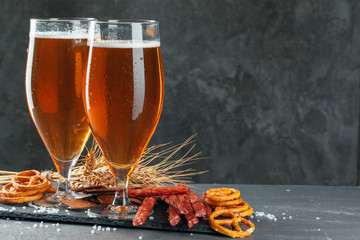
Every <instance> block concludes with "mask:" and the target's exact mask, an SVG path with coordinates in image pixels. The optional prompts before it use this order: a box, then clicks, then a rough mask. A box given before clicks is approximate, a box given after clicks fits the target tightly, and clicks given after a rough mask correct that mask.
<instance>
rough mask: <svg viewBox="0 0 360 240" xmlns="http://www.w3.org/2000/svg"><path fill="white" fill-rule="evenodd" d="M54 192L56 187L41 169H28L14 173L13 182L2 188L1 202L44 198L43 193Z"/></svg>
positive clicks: (20, 201) (21, 201) (22, 201)
mask: <svg viewBox="0 0 360 240" xmlns="http://www.w3.org/2000/svg"><path fill="white" fill-rule="evenodd" d="M50 192H51V193H54V192H56V189H55V188H53V187H52V184H51V182H50V181H49V180H48V179H47V178H46V177H44V176H42V175H41V173H40V172H39V171H36V170H27V171H23V172H20V173H18V174H16V175H14V176H13V177H12V179H11V182H10V183H9V184H7V185H5V186H4V187H2V188H0V202H2V203H6V204H15V203H25V202H31V201H35V200H38V199H40V198H42V196H43V193H50Z"/></svg>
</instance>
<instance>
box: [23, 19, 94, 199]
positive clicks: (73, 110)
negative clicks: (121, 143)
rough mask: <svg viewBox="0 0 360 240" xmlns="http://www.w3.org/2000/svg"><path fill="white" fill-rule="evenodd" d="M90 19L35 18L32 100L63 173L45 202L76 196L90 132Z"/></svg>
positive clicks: (33, 112)
mask: <svg viewBox="0 0 360 240" xmlns="http://www.w3.org/2000/svg"><path fill="white" fill-rule="evenodd" d="M91 20H93V19H56V18H51V19H31V20H30V40H29V48H28V58H27V66H26V98H27V103H28V107H29V111H30V114H31V117H32V119H33V121H34V124H35V126H36V128H37V130H38V132H39V134H40V136H41V138H42V140H43V142H44V144H45V146H46V148H47V150H48V151H49V153H50V156H51V158H52V159H53V162H54V164H55V166H56V168H57V170H58V172H59V173H60V175H61V176H62V177H63V178H61V179H62V181H60V183H59V187H58V191H57V193H56V194H55V196H50V197H49V198H47V199H45V201H42V202H45V203H46V205H50V204H51V203H52V204H55V205H59V204H60V202H59V201H60V199H61V198H63V197H66V198H75V197H76V196H75V194H74V193H73V192H71V191H70V186H69V176H70V172H71V169H72V167H73V166H74V165H75V164H76V161H77V160H78V158H79V156H80V154H81V152H82V150H83V147H84V145H85V143H86V141H87V139H88V137H89V134H90V128H89V125H88V123H87V120H86V115H85V111H84V107H83V102H82V84H83V77H85V76H86V66H87V57H88V52H89V47H88V45H87V39H88V30H89V26H90V21H91ZM43 200H44V199H43ZM40 202H41V201H40Z"/></svg>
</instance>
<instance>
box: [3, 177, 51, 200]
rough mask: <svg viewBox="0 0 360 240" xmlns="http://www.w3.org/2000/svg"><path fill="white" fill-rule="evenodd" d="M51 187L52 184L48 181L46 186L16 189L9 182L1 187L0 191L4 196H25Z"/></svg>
mask: <svg viewBox="0 0 360 240" xmlns="http://www.w3.org/2000/svg"><path fill="white" fill-rule="evenodd" d="M51 187H52V184H51V182H50V181H48V182H47V184H46V186H44V187H43V188H39V189H35V190H28V191H22V190H18V189H16V188H15V187H14V186H13V184H12V182H11V183H9V184H7V185H5V186H4V187H3V190H2V193H3V195H4V196H6V197H26V196H31V195H35V194H38V193H42V192H46V191H47V190H48V189H50V188H51Z"/></svg>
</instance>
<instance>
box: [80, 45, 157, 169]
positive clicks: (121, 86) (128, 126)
mask: <svg viewBox="0 0 360 240" xmlns="http://www.w3.org/2000/svg"><path fill="white" fill-rule="evenodd" d="M91 54H92V61H91V65H90V66H89V70H90V71H89V72H88V77H87V78H88V79H87V80H86V85H85V88H86V90H85V92H86V94H85V95H84V96H85V98H86V99H85V104H86V106H85V107H86V109H87V116H88V118H89V122H90V127H91V128H92V132H93V134H94V137H95V138H96V140H97V142H98V143H99V145H100V147H101V149H102V151H103V153H104V155H105V157H106V158H107V160H108V162H109V163H110V164H111V165H112V166H113V167H115V168H122V169H125V168H129V167H131V166H133V165H135V164H136V163H137V161H138V160H139V159H140V157H141V155H142V153H143V152H144V150H145V148H146V146H147V144H148V142H149V141H150V138H151V136H152V135H153V133H154V131H155V128H156V125H157V123H158V121H159V118H160V114H161V109H162V105H163V97H164V76H163V70H162V61H161V52H160V45H159V43H158V42H148V43H146V42H145V43H144V44H140V45H134V44H131V45H129V44H126V43H121V42H115V43H114V42H110V43H109V42H107V43H98V42H95V43H94V47H93V50H92V53H91V52H90V55H91ZM90 57H91V56H90Z"/></svg>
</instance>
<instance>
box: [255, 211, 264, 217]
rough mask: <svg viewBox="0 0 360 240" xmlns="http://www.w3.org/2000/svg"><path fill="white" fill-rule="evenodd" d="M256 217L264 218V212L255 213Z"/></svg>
mask: <svg viewBox="0 0 360 240" xmlns="http://www.w3.org/2000/svg"><path fill="white" fill-rule="evenodd" d="M256 216H259V217H263V216H265V213H264V212H256Z"/></svg>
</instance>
